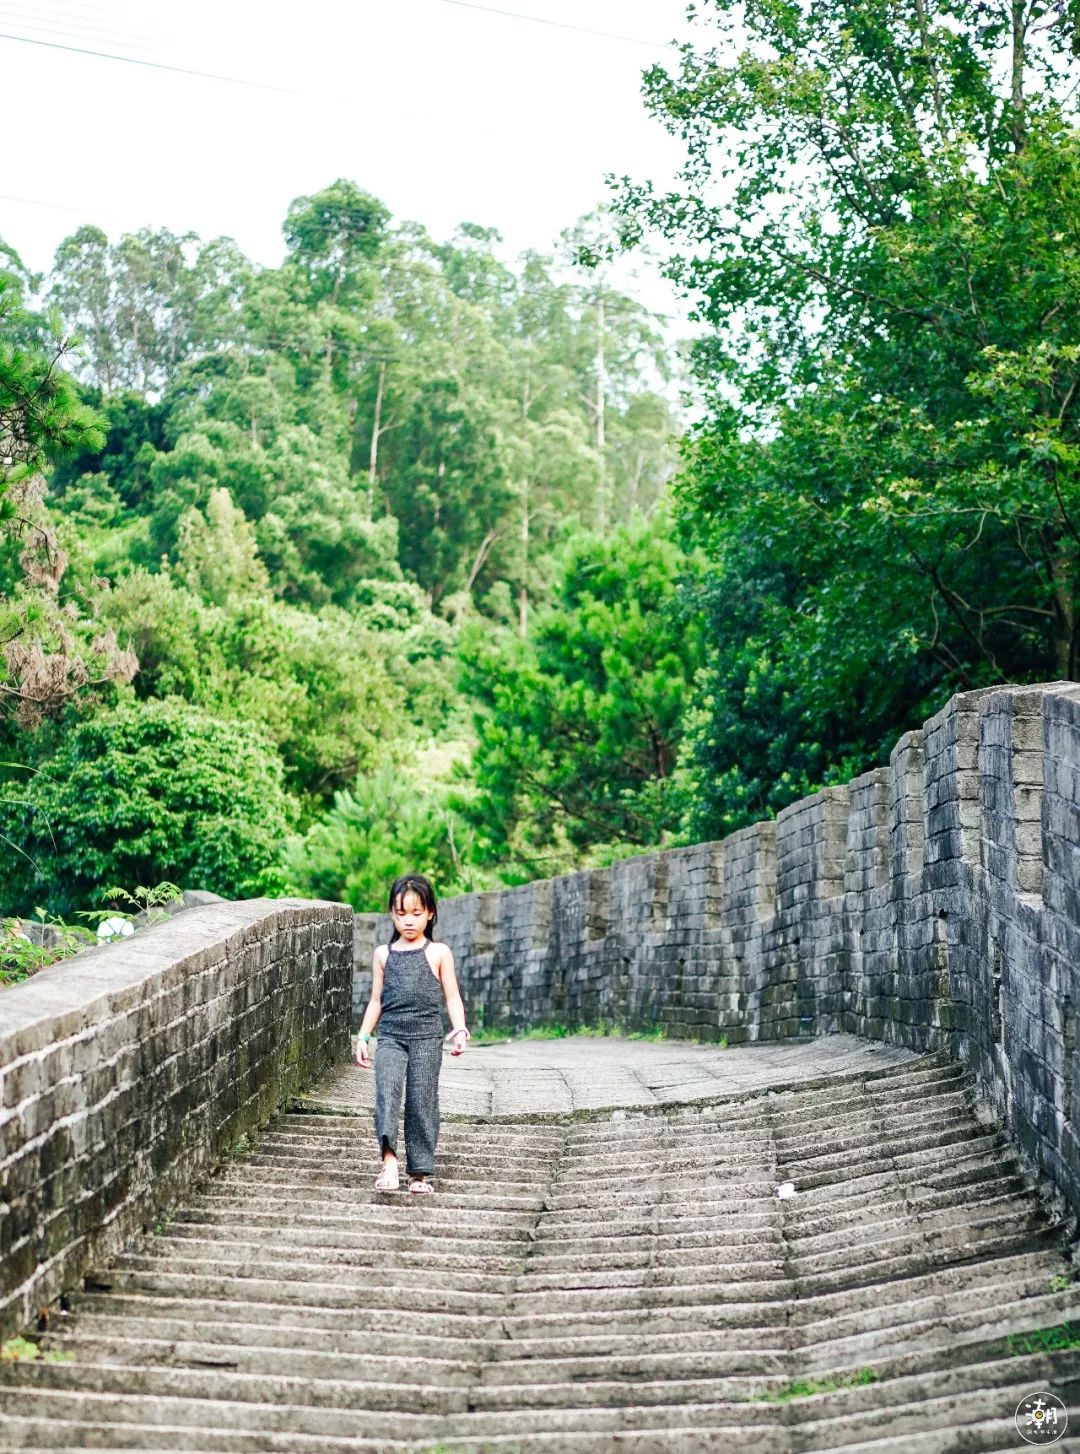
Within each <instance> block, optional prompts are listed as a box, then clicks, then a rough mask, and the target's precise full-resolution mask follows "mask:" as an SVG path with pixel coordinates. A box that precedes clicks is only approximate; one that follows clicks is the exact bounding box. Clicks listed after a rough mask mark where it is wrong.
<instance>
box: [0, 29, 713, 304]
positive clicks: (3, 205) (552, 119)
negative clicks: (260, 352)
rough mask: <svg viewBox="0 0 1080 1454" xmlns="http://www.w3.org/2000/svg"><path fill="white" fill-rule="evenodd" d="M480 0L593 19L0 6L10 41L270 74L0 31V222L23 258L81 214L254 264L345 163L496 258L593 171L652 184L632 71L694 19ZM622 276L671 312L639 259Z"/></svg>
mask: <svg viewBox="0 0 1080 1454" xmlns="http://www.w3.org/2000/svg"><path fill="white" fill-rule="evenodd" d="M491 3H492V6H493V7H498V8H502V9H505V10H513V11H518V12H520V13H521V14H524V15H531V16H536V17H543V18H544V19H546V20H548V21H556V22H563V23H564V24H565V25H567V26H574V27H584V28H591V29H594V30H597V31H607V32H611V33H612V34H610V35H608V36H601V35H593V34H587V33H584V30H583V29H580V28H579V29H566V28H560V27H558V26H556V25H552V24H543V23H535V22H532V21H529V20H526V19H518V18H511V17H509V16H506V15H502V14H495V13H492V11H491V10H488V9H482V8H479V6H478V5H477V6H472V5H465V4H463V3H455V0H350V3H345V0H298V3H290V4H289V5H287V6H286V5H284V4H280V3H278V0H260V3H253V0H184V3H183V4H180V3H176V0H101V3H95V0H0V32H4V33H7V34H9V35H16V34H17V35H20V36H25V37H30V38H34V39H37V40H40V41H47V42H51V43H53V44H62V45H68V46H81V47H85V48H86V49H89V50H99V51H109V52H114V53H116V54H119V55H124V56H128V57H141V58H143V59H145V60H148V61H156V62H165V63H168V64H170V65H174V66H183V67H188V68H190V69H193V70H201V71H210V72H214V73H216V74H219V75H222V76H227V77H232V78H236V80H237V81H247V82H259V83H261V85H262V87H279V88H281V90H272V89H261V88H260V87H258V86H255V85H241V84H235V83H229V82H225V81H215V80H207V79H201V78H199V77H197V76H190V75H177V74H173V73H171V72H169V71H165V70H157V69H151V68H149V67H144V66H141V65H131V64H124V63H121V62H117V61H114V60H106V59H101V58H96V57H92V56H88V55H82V54H72V53H70V52H67V51H62V50H56V49H51V48H47V47H45V46H41V45H33V44H26V43H20V42H18V41H15V40H9V39H0V60H2V71H0V74H2V75H3V77H4V92H5V112H6V114H7V115H8V116H9V117H11V116H18V117H19V118H20V127H19V131H20V137H21V143H20V145H19V146H17V147H15V146H8V147H7V148H5V159H4V176H3V180H2V181H0V188H2V192H3V194H5V195H3V196H0V237H3V238H5V239H6V240H7V241H8V242H9V243H11V244H12V245H13V246H14V247H15V248H16V249H17V250H18V251H19V252H20V253H21V255H22V257H23V260H24V261H25V262H26V263H27V264H28V265H29V266H31V267H32V268H34V269H37V270H39V271H43V270H45V269H47V267H48V265H49V262H50V260H51V257H52V254H53V250H54V249H55V247H56V244H57V243H58V242H59V241H60V239H61V238H62V237H63V236H65V235H66V234H67V233H68V232H70V231H72V230H73V229H74V228H75V227H76V226H78V225H79V224H80V223H82V222H94V223H96V224H97V225H99V226H100V227H102V228H103V229H104V230H105V231H106V232H107V233H108V234H109V235H110V237H114V238H115V237H117V236H119V234H120V233H121V232H124V231H131V230H134V229H136V228H138V227H142V226H151V227H169V228H171V229H172V230H174V231H176V232H184V231H187V230H193V231H195V232H198V233H199V234H201V235H202V236H203V237H211V236H215V235H218V234H227V235H229V236H232V237H234V238H235V239H236V241H237V242H238V243H239V245H240V246H241V247H242V248H243V249H244V251H245V252H247V253H248V254H249V255H250V256H252V257H254V258H255V259H257V260H258V261H260V262H262V263H266V264H273V263H276V262H278V261H279V260H280V257H281V254H282V241H281V222H282V219H283V217H284V215H285V210H286V208H287V206H288V203H289V202H290V200H291V199H292V198H293V197H295V196H298V195H300V194H302V193H307V192H312V191H315V190H317V189H318V188H320V187H322V186H325V185H326V184H327V183H328V182H330V181H332V180H333V179H334V178H336V177H339V176H344V177H349V178H352V179H354V180H355V181H357V182H358V183H359V184H360V185H361V186H363V187H365V188H367V189H368V190H369V191H371V192H374V193H375V194H376V195H377V196H379V197H381V198H382V199H383V200H384V201H385V202H386V203H387V204H388V205H389V207H390V209H391V211H392V212H393V213H394V215H395V217H398V218H410V219H414V220H416V221H418V222H421V223H423V224H424V225H425V226H426V227H427V228H428V229H429V230H430V231H431V232H432V233H433V234H434V235H435V236H436V237H437V238H444V237H447V236H448V235H449V234H450V233H451V232H452V230H453V228H454V226H455V224H456V223H458V222H460V221H470V222H479V223H484V224H486V225H490V226H495V227H498V228H499V230H500V231H501V232H502V233H503V235H504V237H505V238H506V240H507V244H508V246H509V248H510V249H511V250H512V251H513V252H516V251H518V250H520V249H521V248H524V247H537V248H546V247H548V246H549V245H550V244H551V243H552V241H553V240H554V238H555V237H556V236H557V234H558V233H559V231H560V230H561V229H562V228H563V227H565V226H567V225H569V224H570V223H571V222H572V221H574V219H575V218H576V217H578V216H579V215H580V214H582V213H583V212H587V211H589V210H591V209H592V208H593V207H594V206H595V205H596V204H597V203H598V202H600V201H601V200H602V199H603V198H604V196H605V189H604V181H603V179H604V174H605V173H606V172H615V173H617V174H623V173H628V174H630V175H631V176H633V177H635V178H638V179H644V178H651V179H653V180H655V181H657V182H659V183H663V182H665V181H667V180H669V179H670V177H671V175H672V173H673V171H674V169H675V167H676V166H677V165H678V162H679V159H680V150H679V147H678V145H677V143H676V142H675V141H673V140H672V139H671V138H669V137H668V136H667V135H666V134H665V133H664V131H663V130H662V128H661V127H660V126H659V124H658V123H657V122H655V121H653V120H651V119H650V118H649V117H648V116H647V114H646V112H645V109H644V106H643V104H642V101H641V98H640V86H641V72H642V69H643V68H644V67H646V66H648V65H650V64H652V63H653V61H655V60H664V59H665V58H666V59H668V60H674V59H675V57H674V53H673V52H672V51H671V50H666V49H665V48H664V43H665V42H668V41H670V40H672V39H673V38H682V39H685V38H687V37H688V36H690V35H691V34H692V33H693V32H692V31H691V30H690V29H689V28H688V27H687V25H686V23H685V21H684V19H683V11H684V8H685V5H684V0H491ZM617 37H629V39H622V38H617ZM641 42H644V43H641ZM13 199H19V200H13ZM626 285H627V286H628V287H629V289H630V290H631V291H635V292H637V293H638V295H639V296H641V297H642V299H643V301H645V302H647V303H649V304H650V306H653V307H659V308H664V307H665V306H666V307H667V308H668V309H669V310H670V309H671V308H672V304H671V301H670V294H669V293H668V292H667V291H666V289H664V288H663V286H662V285H660V284H658V283H657V282H656V281H655V280H654V279H652V278H651V277H650V276H649V275H648V274H647V273H645V274H640V273H639V277H638V279H637V281H631V280H629V279H627V280H626ZM675 311H678V310H675Z"/></svg>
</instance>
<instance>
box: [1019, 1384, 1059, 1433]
mask: <svg viewBox="0 0 1080 1454" xmlns="http://www.w3.org/2000/svg"><path fill="white" fill-rule="evenodd" d="M1068 1422H1069V1416H1068V1414H1067V1413H1066V1412H1065V1405H1064V1404H1063V1403H1062V1402H1061V1400H1060V1399H1059V1398H1055V1397H1054V1395H1053V1394H1052V1393H1029V1394H1028V1395H1027V1397H1026V1398H1022V1399H1021V1400H1020V1402H1019V1403H1018V1404H1017V1406H1016V1431H1017V1433H1018V1434H1019V1435H1020V1437H1021V1439H1026V1440H1027V1442H1028V1443H1029V1444H1053V1443H1054V1441H1055V1440H1057V1439H1060V1438H1061V1436H1062V1434H1064V1432H1065V1425H1066V1424H1067V1423H1068Z"/></svg>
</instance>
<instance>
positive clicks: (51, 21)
mask: <svg viewBox="0 0 1080 1454" xmlns="http://www.w3.org/2000/svg"><path fill="white" fill-rule="evenodd" d="M0 23H2V24H4V25H14V26H25V27H26V28H27V29H29V30H43V31H45V33H46V34H47V35H63V36H66V37H67V38H68V39H69V40H70V39H75V40H90V41H93V42H94V43H95V44H96V45H116V46H121V47H125V46H133V47H135V48H136V49H138V50H145V49H146V45H145V41H144V40H142V39H138V40H136V39H135V38H134V32H130V31H129V32H127V33H126V34H125V33H124V32H122V31H121V30H119V29H118V28H117V27H115V26H108V27H103V26H100V25H98V24H96V23H95V22H94V21H92V20H82V19H80V18H79V17H78V16H73V15H71V14H69V13H65V12H64V11H62V10H60V11H57V10H52V9H43V8H41V7H26V6H22V5H17V4H5V5H3V6H2V7H0Z"/></svg>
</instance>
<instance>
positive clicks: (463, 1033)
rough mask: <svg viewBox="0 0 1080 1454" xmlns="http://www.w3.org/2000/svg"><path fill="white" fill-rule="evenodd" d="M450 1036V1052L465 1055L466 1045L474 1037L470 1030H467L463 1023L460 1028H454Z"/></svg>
mask: <svg viewBox="0 0 1080 1454" xmlns="http://www.w3.org/2000/svg"><path fill="white" fill-rule="evenodd" d="M449 1038H450V1042H451V1044H450V1054H451V1055H464V1054H465V1046H466V1045H467V1044H468V1042H469V1041H470V1040H471V1039H472V1036H471V1035H470V1034H469V1032H468V1030H466V1029H465V1027H464V1025H463V1026H462V1027H461V1029H460V1030H452V1031H451V1032H450V1037H449Z"/></svg>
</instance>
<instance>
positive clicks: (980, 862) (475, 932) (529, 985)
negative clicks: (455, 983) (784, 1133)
mask: <svg viewBox="0 0 1080 1454" xmlns="http://www.w3.org/2000/svg"><path fill="white" fill-rule="evenodd" d="M388 922H389V921H388V920H386V919H385V918H384V917H382V916H365V922H364V923H363V924H362V925H360V926H359V927H358V930H357V951H358V961H357V970H358V973H357V980H356V996H357V1002H358V1005H359V1008H360V1009H362V1007H363V1001H364V999H365V998H366V995H367V989H368V984H369V977H368V973H367V971H368V969H369V966H370V957H371V944H372V943H373V942H374V935H375V933H376V932H377V933H379V934H381V933H385V929H386V926H387V924H388ZM439 927H440V932H441V936H442V937H443V938H445V939H446V940H447V942H448V943H449V944H450V945H451V946H452V947H453V950H454V953H455V956H456V959H457V963H458V967H459V974H460V978H461V981H462V986H463V991H464V994H465V999H466V1005H467V1009H468V1013H469V1017H470V1022H471V1023H472V1024H474V1025H475V1024H476V1023H477V1022H478V1021H479V1020H480V1019H481V1018H482V1019H483V1022H484V1023H485V1024H487V1025H491V1026H505V1027H506V1028H507V1029H520V1028H522V1027H524V1026H527V1025H530V1024H537V1023H541V1022H544V1021H553V1020H555V1021H560V1022H563V1023H565V1024H568V1025H570V1026H580V1025H592V1024H597V1023H601V1022H607V1023H611V1024H614V1025H618V1026H621V1027H622V1028H624V1029H627V1030H646V1031H647V1030H651V1029H654V1028H655V1027H658V1026H659V1027H662V1028H663V1029H664V1031H665V1032H666V1033H667V1034H668V1035H671V1036H686V1037H692V1038H695V1039H702V1040H719V1039H720V1038H721V1037H725V1038H726V1039H727V1040H728V1041H729V1042H730V1043H735V1042H739V1041H747V1040H762V1039H777V1038H781V1037H785V1036H791V1035H817V1034H823V1033H827V1032H829V1031H834V1030H848V1031H853V1032H855V1033H857V1034H861V1035H867V1036H871V1037H875V1038H879V1039H883V1040H886V1041H889V1042H893V1043H897V1044H902V1045H905V1046H908V1047H911V1048H914V1049H920V1050H924V1049H925V1050H931V1049H946V1050H948V1051H950V1052H951V1053H952V1054H953V1055H955V1056H956V1057H957V1058H960V1059H962V1060H964V1061H966V1062H968V1063H969V1064H970V1065H971V1066H972V1067H973V1068H974V1070H975V1072H976V1074H977V1076H978V1083H979V1086H980V1090H981V1094H982V1096H983V1097H984V1099H985V1101H986V1102H987V1103H988V1105H989V1107H991V1108H992V1110H993V1111H994V1113H995V1114H996V1115H997V1117H998V1118H999V1120H1000V1121H1001V1123H1002V1124H1003V1125H1004V1126H1005V1127H1006V1128H1007V1130H1008V1132H1009V1134H1010V1135H1011V1136H1012V1137H1013V1138H1014V1140H1015V1141H1017V1142H1018V1143H1019V1145H1020V1146H1021V1147H1022V1148H1023V1149H1024V1151H1025V1152H1026V1153H1027V1155H1028V1157H1029V1159H1030V1162H1031V1164H1032V1165H1033V1166H1034V1167H1036V1168H1037V1169H1038V1170H1039V1171H1040V1172H1042V1173H1043V1174H1045V1175H1046V1176H1047V1177H1049V1179H1050V1180H1051V1182H1052V1183H1053V1184H1054V1185H1055V1186H1056V1187H1058V1188H1059V1189H1061V1190H1063V1191H1064V1192H1065V1193H1066V1195H1067V1196H1068V1198H1069V1200H1070V1202H1071V1203H1072V1205H1073V1207H1074V1208H1075V1209H1078V1210H1080V1157H1078V1148H1077V1140H1076V1132H1075V1130H1074V1118H1075V1116H1076V1113H1077V1106H1076V1099H1075V1089H1074V1088H1075V1084H1076V1074H1075V1071H1076V1011H1077V1005H1078V1004H1080V685H1078V684H1076V683H1060V684H1053V685H1049V686H1042V687H1028V688H1004V689H1000V690H991V691H983V692H972V693H967V694H965V695H963V696H958V697H955V698H954V699H953V700H952V701H951V702H950V703H949V704H948V706H947V707H946V708H945V709H944V710H943V711H942V712H940V713H938V715H937V716H936V717H933V718H931V720H930V721H929V722H927V723H926V724H925V725H924V727H923V729H922V730H921V731H918V732H909V733H908V734H907V735H906V736H904V737H903V738H901V740H900V741H899V742H898V743H897V745H896V748H895V750H894V751H893V753H892V756H891V759H890V763H889V766H888V768H881V769H876V770H875V771H873V772H869V773H866V774H864V775H863V776H862V777H860V778H857V779H856V780H855V781H854V782H852V783H849V784H848V785H847V786H846V787H835V788H828V789H826V790H825V791H824V792H820V793H817V794H815V795H814V796H813V797H810V798H805V799H803V800H802V801H800V802H797V803H793V804H792V805H791V806H790V807H789V808H786V809H785V810H784V811H783V812H782V813H780V814H779V815H778V816H777V818H776V820H775V822H768V823H757V824H755V825H754V826H752V827H750V828H746V829H744V830H743V831H742V832H739V833H734V834H732V835H731V837H729V838H725V839H724V840H722V841H721V842H717V843H700V844H695V845H694V846H692V847H689V848H680V849H675V850H672V851H671V852H667V853H658V854H649V855H646V856H643V857H639V858H631V859H624V860H623V861H621V862H619V863H617V864H615V865H614V866H613V867H612V868H610V869H604V870H602V871H596V872H585V873H575V874H568V875H566V876H565V877H562V878H558V879H553V880H550V881H546V882H538V883H532V884H528V885H525V886H523V887H521V888H515V889H508V890H506V891H504V892H497V893H483V894H470V895H468V896H465V897H462V898H458V899H452V900H448V901H447V902H445V903H444V904H443V905H442V907H441V911H440V926H439Z"/></svg>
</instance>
